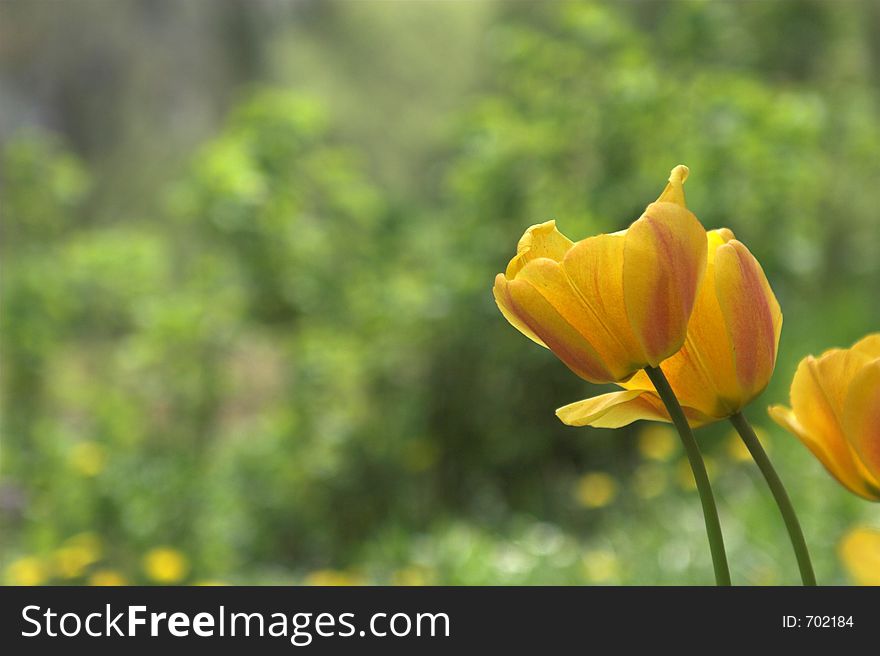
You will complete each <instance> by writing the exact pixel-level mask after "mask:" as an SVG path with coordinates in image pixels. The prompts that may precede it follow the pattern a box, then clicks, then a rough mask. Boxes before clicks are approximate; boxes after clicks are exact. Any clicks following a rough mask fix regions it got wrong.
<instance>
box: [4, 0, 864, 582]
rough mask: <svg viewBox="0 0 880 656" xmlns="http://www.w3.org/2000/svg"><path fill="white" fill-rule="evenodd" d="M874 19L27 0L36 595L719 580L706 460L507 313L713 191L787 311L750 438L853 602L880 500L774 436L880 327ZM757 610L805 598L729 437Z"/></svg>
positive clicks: (19, 199) (23, 114)
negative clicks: (806, 379) (785, 405)
mask: <svg viewBox="0 0 880 656" xmlns="http://www.w3.org/2000/svg"><path fill="white" fill-rule="evenodd" d="M878 29H880V5H878V4H877V3H873V2H864V3H861V2H857V1H853V2H845V3H843V2H831V1H827V2H809V1H807V2H789V1H783V0H780V1H776V2H769V1H768V2H748V3H740V2H659V1H650V2H636V1H630V2H626V3H610V2H607V3H589V2H580V3H567V2H566V3H563V2H540V3H539V2H517V3H504V2H489V1H485V2H467V3H466V2H418V3H416V2H412V3H403V2H370V1H366V2H317V1H300V2H282V1H268V0H262V1H259V0H258V1H253V2H246V1H244V0H241V1H232V0H225V1H221V2H208V1H206V0H200V1H196V2H188V3H173V2H146V1H142V2H138V1H126V2H114V3H110V2H103V1H88V0H77V1H76V2H67V3H60V2H48V1H46V2H39V1H38V2H16V1H8V0H7V1H4V2H0V179H2V182H0V185H2V187H0V213H2V291H0V294H2V296H0V299H2V312H0V349H2V350H0V354H2V363H0V365H2V437H0V581H2V582H5V583H8V584H40V583H52V584H67V583H76V584H81V583H89V584H113V583H138V584H141V583H211V582H224V583H233V584H237V583H242V584H244V583H250V584H264V583H275V584H286V583H292V584H299V583H305V584H333V583H364V584H373V583H381V584H384V583H393V584H592V583H599V584H653V583H657V584H677V583H684V584H691V583H698V584H707V583H711V582H712V580H713V579H712V569H711V563H710V560H709V550H708V546H707V542H706V537H705V533H704V528H703V520H702V515H701V512H700V506H699V502H698V498H697V495H696V492H695V491H694V486H693V480H692V478H691V476H690V473H689V469H688V467H687V464H686V461H685V459H684V455H683V453H682V451H681V449H680V446H679V444H678V441H677V438H676V436H675V434H674V433H672V432H671V430H670V429H669V428H667V427H666V426H663V425H660V424H650V423H639V424H636V425H634V426H631V427H629V428H627V429H622V430H617V431H604V430H593V429H573V428H568V427H565V426H563V425H562V424H561V423H560V422H559V421H558V420H557V419H556V417H555V416H554V410H555V408H557V407H559V406H561V405H564V404H566V403H569V402H572V401H575V400H578V399H581V398H584V397H586V396H591V395H595V394H597V393H600V392H602V391H605V389H606V388H602V387H596V386H590V385H588V384H586V383H584V382H583V381H581V380H579V379H578V378H576V377H575V376H574V375H573V374H571V373H570V372H569V371H568V370H567V369H566V368H565V367H564V366H563V365H562V364H561V363H560V362H558V361H557V360H556V359H555V358H554V357H553V356H552V354H550V353H549V352H547V351H545V350H543V349H541V348H539V347H537V346H535V345H534V344H532V343H531V342H529V341H528V340H526V339H525V338H523V337H522V336H521V335H520V334H519V333H517V332H516V331H515V330H514V329H513V328H511V327H510V326H509V325H508V324H507V322H506V321H504V319H503V318H502V317H501V315H500V313H499V312H498V311H497V309H496V307H495V304H494V302H493V299H492V294H491V286H492V282H493V278H494V275H495V273H497V272H498V271H502V270H503V268H504V267H505V266H506V263H507V261H508V259H509V258H510V256H511V255H512V254H513V252H514V250H515V245H516V242H517V240H518V239H519V237H520V235H521V234H522V232H523V230H524V229H525V228H526V227H527V226H528V225H530V224H533V223H537V222H542V221H545V220H548V219H551V218H554V219H556V220H557V221H558V224H559V226H560V228H561V229H562V230H563V231H564V232H565V233H566V234H568V235H570V236H572V237H574V238H579V237H585V236H588V235H590V234H595V233H597V232H604V231H614V230H618V229H620V228H623V227H625V226H626V225H627V224H628V223H630V222H631V221H632V220H634V219H635V218H636V217H637V216H638V215H639V214H640V213H641V211H642V209H643V208H644V206H645V205H646V204H647V203H649V202H650V201H652V200H653V199H655V198H656V196H657V195H658V193H659V192H660V190H661V189H662V187H663V185H664V183H665V180H666V177H667V175H668V172H669V170H670V168H672V166H674V165H676V164H678V163H686V164H688V165H689V166H690V168H691V178H690V180H689V182H688V186H687V193H688V202H689V205H690V207H691V208H692V209H693V210H694V211H695V213H696V214H697V215H698V216H699V217H700V219H701V220H702V222H703V223H704V225H705V226H706V227H707V228H714V227H719V226H729V227H731V228H732V229H733V230H734V231H735V232H736V234H737V236H738V237H739V238H740V239H741V240H743V241H744V242H745V243H746V244H747V245H748V246H749V247H750V248H751V250H752V251H753V252H754V253H755V255H756V256H757V257H758V259H759V260H760V261H761V263H762V264H763V266H764V268H765V271H766V273H767V275H768V277H769V279H770V282H771V284H772V286H773V288H774V290H775V291H776V294H777V296H778V297H779V300H780V303H781V304H782V307H783V312H784V315H785V325H784V328H783V333H782V342H781V351H780V356H779V361H778V366H777V370H776V375H775V377H774V380H773V382H772V384H771V386H770V388H768V390H767V391H766V392H765V393H764V394H763V396H762V397H761V398H759V399H758V400H757V401H756V402H755V403H754V404H753V405H752V406H751V407H750V408H749V409H748V410H747V413H746V414H747V415H748V416H749V417H750V418H751V419H752V421H753V422H754V423H755V424H756V425H757V426H758V427H759V432H760V433H761V435H762V437H763V438H764V439H765V441H766V443H767V447H768V449H769V452H770V456H771V458H772V459H773V461H774V462H775V464H776V466H777V468H778V469H779V472H780V475H781V476H782V478H783V480H784V481H785V482H786V484H787V485H788V488H789V492H790V494H791V496H792V497H793V500H794V503H795V506H796V508H797V510H798V512H799V514H800V518H801V521H802V523H803V526H804V530H805V533H806V536H807V541H808V543H809V545H810V547H811V550H812V553H813V558H814V563H815V566H816V570H817V575H818V577H819V580H820V582H822V583H826V584H841V583H872V582H873V583H880V581H878V576H880V575H878V573H877V572H878V571H880V568H872V567H865V566H864V564H865V563H866V562H870V561H869V560H868V559H870V558H874V559H875V560H874V561H873V562H875V563H876V562H878V561H880V537H878V534H877V533H876V532H873V531H872V530H871V529H870V527H871V526H874V527H878V526H880V508H878V507H877V506H876V505H871V504H869V503H868V502H865V501H861V500H859V499H857V498H855V497H854V496H852V495H850V494H849V493H848V492H846V491H845V490H844V489H843V488H842V487H840V486H839V485H837V484H836V483H835V482H834V481H833V480H832V479H831V477H830V476H829V475H828V474H826V472H825V471H824V470H823V469H822V467H821V466H820V464H819V463H818V462H817V461H816V460H815V459H814V458H813V457H812V456H811V455H809V454H808V453H807V451H806V449H804V448H803V447H802V446H801V445H800V443H798V442H797V441H796V440H795V439H794V438H793V437H791V436H790V435H788V434H787V433H784V432H783V431H782V430H781V429H779V428H777V427H775V425H773V424H772V423H771V422H770V421H769V419H768V417H767V416H766V412H765V408H766V406H767V405H768V404H770V403H775V402H787V400H788V384H789V382H790V380H791V375H792V374H793V372H794V369H795V366H796V364H797V362H798V360H799V359H800V358H801V357H803V356H804V355H806V354H807V353H819V352H821V351H822V350H824V349H826V348H829V347H832V346H849V345H850V344H851V343H852V342H854V341H855V340H857V339H858V338H860V337H861V336H863V335H864V334H866V333H868V332H871V331H876V330H878V329H880V304H878V302H877V299H878V289H880V257H878V254H880V218H878V210H877V208H878V207H880V186H878V180H880V148H878V144H880V104H878V102H880V92H878V89H880V39H878V38H877V36H878ZM698 440H699V441H700V443H701V446H702V447H703V449H704V451H705V453H706V459H707V461H708V464H709V467H710V471H711V474H712V478H713V482H714V486H715V490H716V494H717V497H718V501H719V506H720V512H721V519H722V524H723V528H724V531H725V538H726V541H727V544H728V549H729V554H730V559H731V563H732V569H733V577H734V582H735V583H740V584H795V583H798V582H799V577H798V574H797V568H796V565H795V561H794V557H793V555H792V552H791V548H790V545H789V543H788V539H787V535H786V533H785V530H784V528H783V525H782V522H781V520H780V518H779V516H778V513H777V511H776V508H775V506H774V504H773V502H772V499H771V497H770V496H769V494H768V492H767V490H766V488H765V486H764V483H763V480H762V479H761V477H760V475H759V474H758V472H757V470H756V468H755V467H754V465H753V464H752V463H751V462H750V461H749V460H748V456H747V454H746V452H745V450H744V449H743V448H742V447H740V446H739V445H738V442H737V440H736V439H735V438H734V436H733V434H732V432H731V429H730V427H729V425H727V424H719V425H716V426H712V427H708V428H705V429H701V430H700V431H699V432H698Z"/></svg>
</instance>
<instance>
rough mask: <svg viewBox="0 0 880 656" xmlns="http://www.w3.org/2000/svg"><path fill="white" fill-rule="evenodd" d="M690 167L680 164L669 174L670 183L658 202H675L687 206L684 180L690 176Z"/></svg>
mask: <svg viewBox="0 0 880 656" xmlns="http://www.w3.org/2000/svg"><path fill="white" fill-rule="evenodd" d="M688 173H690V169H688V167H686V166H685V165H684V164H679V165H678V166H676V167H675V168H674V169H672V171H671V172H670V174H669V183H668V184H667V185H666V188H665V189H664V190H663V193H661V194H660V197H659V198H658V199H657V202H658V203H661V202H666V203H675V204H677V205H681V206H682V207H687V205H686V204H685V201H684V181H685V180H687V178H688Z"/></svg>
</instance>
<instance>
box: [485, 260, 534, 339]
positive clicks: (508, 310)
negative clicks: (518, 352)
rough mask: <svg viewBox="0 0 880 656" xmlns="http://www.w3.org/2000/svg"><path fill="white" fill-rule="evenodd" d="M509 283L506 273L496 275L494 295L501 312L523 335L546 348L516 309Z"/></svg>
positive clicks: (493, 288)
mask: <svg viewBox="0 0 880 656" xmlns="http://www.w3.org/2000/svg"><path fill="white" fill-rule="evenodd" d="M507 285H508V282H507V278H505V277H504V274H502V273H499V274H498V275H497V276H495V286H494V287H492V295H493V296H494V297H495V303H496V304H497V305H498V309H499V310H501V314H502V315H504V318H505V319H507V320H508V321H509V322H510V325H512V326H513V327H514V328H516V329H517V330H518V331H520V332H521V333H522V334H523V335H525V336H526V337H528V338H529V339H530V340H532V341H533V342H535V343H536V344H540V345H541V346H543V347H544V348H547V345H546V344H545V343H544V342H543V341H542V340H541V338H540V337H538V336H537V335H536V334H535V333H534V331H533V330H532V329H531V328H529V327H528V325H527V324H526V323H525V321H524V320H523V319H521V318H520V317H519V316H518V315H517V314H516V312H515V311H514V309H513V299H511V298H510V290H509V289H508V286H507Z"/></svg>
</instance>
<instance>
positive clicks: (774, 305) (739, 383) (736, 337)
mask: <svg viewBox="0 0 880 656" xmlns="http://www.w3.org/2000/svg"><path fill="white" fill-rule="evenodd" d="M781 329H782V312H781V311H780V309H779V303H778V302H777V301H776V297H775V296H774V294H773V290H772V289H770V285H769V284H768V282H767V278H766V277H765V276H764V272H763V270H762V269H761V265H760V264H759V263H758V261H757V260H756V259H755V258H754V257H753V256H752V254H751V253H750V252H749V250H748V249H747V248H746V247H745V246H744V245H743V244H742V243H741V242H739V241H737V240H736V239H735V238H734V235H733V233H732V232H731V231H730V230H728V229H727V228H721V229H720V230H712V231H710V232H709V233H708V257H707V264H706V276H705V279H704V281H703V284H702V286H701V287H700V290H699V294H698V295H697V300H696V303H695V305H694V311H693V314H692V315H691V320H690V324H689V326H688V329H687V338H686V339H685V342H684V346H683V347H682V348H681V350H679V351H678V352H677V353H676V354H675V355H673V356H672V357H670V358H669V359H668V360H666V361H665V362H664V363H663V366H662V369H663V372H664V373H665V374H666V377H667V379H668V380H669V384H670V385H671V387H672V389H673V391H674V392H675V396H676V397H677V398H678V400H679V402H680V403H681V405H682V408H683V410H684V412H685V415H686V416H687V418H688V422H689V423H690V424H691V426H694V427H696V426H702V425H705V424H710V423H712V422H715V421H719V420H721V419H724V418H726V417H730V416H731V415H733V414H735V413H737V412H739V411H740V410H741V409H742V408H744V407H745V406H746V405H747V404H748V403H750V402H751V401H752V400H753V399H754V398H755V397H756V396H757V395H758V394H760V393H761V392H762V391H763V390H764V388H765V387H766V386H767V383H768V382H769V381H770V377H771V375H772V374H773V369H774V367H775V365H776V352H777V347H778V345H779V334H780V331H781ZM620 386H621V387H623V388H624V390H623V391H619V392H610V393H608V394H602V395H600V396H596V397H594V398H591V399H586V400H584V401H578V402H576V403H572V404H570V405H567V406H565V407H563V408H560V409H559V410H557V411H556V414H557V416H558V417H559V418H560V419H561V420H562V421H563V422H564V423H566V424H568V425H570V426H595V427H600V428H618V427H620V426H625V425H626V424H629V423H631V422H633V421H636V420H637V419H653V420H656V421H666V422H668V421H670V418H669V413H668V412H667V411H666V407H665V406H664V404H663V401H662V400H661V399H660V397H659V396H658V395H657V392H656V391H655V390H654V386H653V384H652V383H651V381H650V380H649V379H648V376H647V375H646V374H645V373H644V372H639V373H637V374H636V375H635V376H633V377H632V378H631V379H630V380H629V381H627V382H624V383H620Z"/></svg>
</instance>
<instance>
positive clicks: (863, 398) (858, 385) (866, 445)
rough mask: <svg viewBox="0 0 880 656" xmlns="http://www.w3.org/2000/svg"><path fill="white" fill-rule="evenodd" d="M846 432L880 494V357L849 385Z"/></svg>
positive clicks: (844, 421) (844, 413)
mask: <svg viewBox="0 0 880 656" xmlns="http://www.w3.org/2000/svg"><path fill="white" fill-rule="evenodd" d="M843 426H844V433H845V434H846V436H847V439H848V440H849V441H850V444H852V445H853V446H854V447H855V450H856V452H857V453H858V454H859V456H861V459H862V462H863V463H864V464H865V466H866V468H867V470H868V472H866V473H867V474H868V476H869V478H868V481H869V484H873V486H874V487H875V492H876V493H877V496H878V498H880V360H874V361H872V362H870V363H869V364H867V365H866V366H864V367H862V369H861V371H859V373H858V374H856V375H855V377H854V378H853V379H852V382H851V383H850V385H849V391H848V393H847V396H846V402H845V405H844V412H843Z"/></svg>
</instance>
